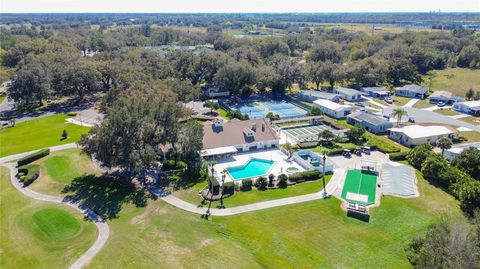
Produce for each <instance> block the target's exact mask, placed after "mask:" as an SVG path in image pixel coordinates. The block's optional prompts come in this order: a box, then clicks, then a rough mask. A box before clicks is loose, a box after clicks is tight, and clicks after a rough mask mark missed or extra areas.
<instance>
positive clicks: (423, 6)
mask: <svg viewBox="0 0 480 269" xmlns="http://www.w3.org/2000/svg"><path fill="white" fill-rule="evenodd" d="M0 2H1V3H0V11H1V12H5V13H10V12H150V13H154V12H416V11H431V10H441V11H444V12H464V11H468V12H479V11H480V0H456V1H452V0H338V1H332V0H310V1H309V0H297V1H292V0H234V1H232V0H161V1H158V0H157V1H155V0H135V1H122V0H82V1H81V0H2V1H0Z"/></svg>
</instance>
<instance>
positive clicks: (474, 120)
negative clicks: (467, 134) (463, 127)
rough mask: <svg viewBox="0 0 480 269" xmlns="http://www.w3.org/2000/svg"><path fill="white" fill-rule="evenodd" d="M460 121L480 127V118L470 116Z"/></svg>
mask: <svg viewBox="0 0 480 269" xmlns="http://www.w3.org/2000/svg"><path fill="white" fill-rule="evenodd" d="M459 120H461V121H464V122H468V123H470V124H475V125H480V117H474V116H468V117H465V118H461V119H459Z"/></svg>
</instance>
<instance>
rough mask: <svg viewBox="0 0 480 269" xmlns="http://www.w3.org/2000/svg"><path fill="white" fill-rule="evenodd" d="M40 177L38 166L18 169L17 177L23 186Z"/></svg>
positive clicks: (33, 165) (31, 165) (30, 165)
mask: <svg viewBox="0 0 480 269" xmlns="http://www.w3.org/2000/svg"><path fill="white" fill-rule="evenodd" d="M39 176H40V166H39V165H38V164H29V165H25V166H22V167H20V168H18V177H19V179H20V181H22V182H23V184H24V186H28V185H30V184H32V183H33V182H34V181H35V180H36V179H37V178H38V177H39Z"/></svg>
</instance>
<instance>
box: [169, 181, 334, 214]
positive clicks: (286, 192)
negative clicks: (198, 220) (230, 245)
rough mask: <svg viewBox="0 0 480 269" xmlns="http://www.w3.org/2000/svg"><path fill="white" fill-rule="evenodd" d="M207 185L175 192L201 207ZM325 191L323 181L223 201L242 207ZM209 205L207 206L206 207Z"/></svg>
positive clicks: (248, 194)
mask: <svg viewBox="0 0 480 269" xmlns="http://www.w3.org/2000/svg"><path fill="white" fill-rule="evenodd" d="M331 177H332V176H331V175H327V176H326V177H325V184H327V183H328V181H330V178H331ZM206 185H207V182H206V181H202V182H199V183H197V184H195V185H194V186H193V187H191V188H188V189H185V190H180V191H177V192H174V193H173V195H175V196H176V197H178V198H181V199H183V200H185V201H187V202H189V203H192V204H194V205H200V204H201V202H202V200H203V199H202V198H201V197H200V195H198V192H199V191H200V190H202V189H203V188H204V187H205V186H206ZM322 189H323V182H322V180H316V181H310V182H303V183H299V184H296V185H293V186H289V187H287V188H286V189H273V190H265V191H259V190H251V191H239V192H235V194H234V195H233V196H231V197H228V198H225V199H224V200H223V205H224V206H225V207H227V208H229V207H235V206H241V205H246V204H252V203H258V202H263V201H268V200H274V199H281V198H286V197H292V196H298V195H303V194H309V193H314V192H319V191H321V190H322ZM206 206H207V205H205V207H206ZM217 206H220V202H212V205H211V207H212V208H213V207H217Z"/></svg>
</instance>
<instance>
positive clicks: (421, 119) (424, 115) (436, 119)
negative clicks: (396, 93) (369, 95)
mask: <svg viewBox="0 0 480 269" xmlns="http://www.w3.org/2000/svg"><path fill="white" fill-rule="evenodd" d="M403 109H404V110H405V111H406V112H407V113H408V115H407V116H405V117H403V118H402V121H408V118H410V117H412V118H414V119H415V122H417V123H433V124H435V123H436V124H443V125H451V126H457V127H465V128H468V129H471V130H474V131H477V132H480V126H478V125H473V124H470V123H468V122H464V121H461V120H458V119H455V118H452V117H449V116H445V115H442V114H439V113H435V112H433V111H428V110H425V109H419V108H413V107H404V108H403ZM392 111H393V108H385V109H384V110H383V112H382V113H383V115H385V116H390V115H391V114H392Z"/></svg>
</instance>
